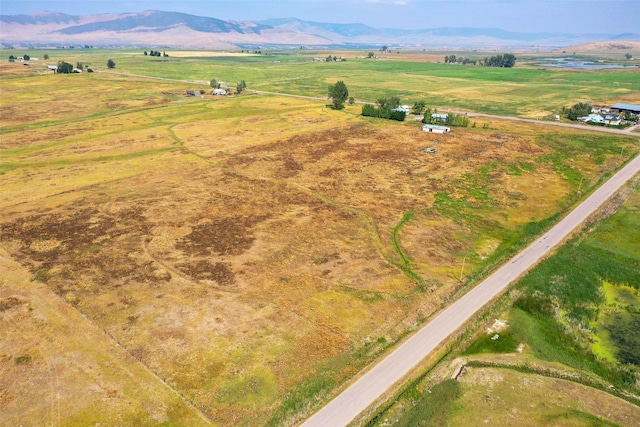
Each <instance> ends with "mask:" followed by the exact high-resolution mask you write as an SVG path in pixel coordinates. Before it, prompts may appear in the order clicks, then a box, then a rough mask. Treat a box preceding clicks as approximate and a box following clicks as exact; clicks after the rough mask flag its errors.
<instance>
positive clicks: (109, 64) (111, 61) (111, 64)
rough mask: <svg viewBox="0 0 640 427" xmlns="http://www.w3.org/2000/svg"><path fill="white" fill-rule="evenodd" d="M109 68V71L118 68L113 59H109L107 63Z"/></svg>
mask: <svg viewBox="0 0 640 427" xmlns="http://www.w3.org/2000/svg"><path fill="white" fill-rule="evenodd" d="M107 68H108V69H112V68H116V63H115V62H113V59H109V60H108V61H107Z"/></svg>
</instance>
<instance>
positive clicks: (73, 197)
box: [0, 64, 637, 425]
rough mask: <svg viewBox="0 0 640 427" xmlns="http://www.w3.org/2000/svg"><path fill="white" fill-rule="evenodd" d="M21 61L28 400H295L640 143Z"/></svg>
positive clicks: (287, 419)
mask: <svg viewBox="0 0 640 427" xmlns="http://www.w3.org/2000/svg"><path fill="white" fill-rule="evenodd" d="M15 67H18V69H16V68H15ZM19 67H21V66H20V65H14V64H2V65H1V66H0V73H1V74H0V78H2V79H3V94H4V97H3V99H2V100H1V101H0V111H2V123H1V124H2V128H1V129H0V132H1V133H0V150H1V151H0V179H1V181H0V189H1V192H2V197H1V198H0V245H1V249H2V252H1V253H0V258H2V267H3V268H2V269H1V272H0V298H1V299H0V322H2V328H3V330H6V331H9V333H8V334H7V335H5V336H3V338H2V341H1V342H0V345H1V347H0V364H1V366H0V372H2V374H1V375H0V390H2V393H1V394H0V405H1V406H2V412H3V417H6V419H8V420H10V421H11V422H12V423H14V424H18V423H21V422H22V423H27V424H28V423H29V422H30V421H32V420H40V419H44V420H50V422H51V423H52V424H74V423H76V424H87V423H92V422H106V423H109V422H118V423H122V424H153V423H157V422H164V421H168V422H175V423H179V424H185V425H187V424H188V425H194V424H196V423H199V422H213V423H214V424H219V425H237V424H246V425H250V424H252V423H257V424H268V423H270V422H271V423H273V424H287V423H292V422H295V421H296V420H300V419H302V418H304V417H305V416H307V415H308V414H309V413H310V412H311V411H313V410H314V409H315V408H317V406H318V405H319V404H320V403H321V401H322V400H323V399H326V398H327V396H329V395H330V394H331V393H332V392H333V391H334V389H335V388H336V387H338V386H339V385H341V384H342V383H344V382H345V381H348V380H349V379H350V378H351V377H352V376H353V375H354V374H356V373H357V372H358V371H360V370H361V369H362V368H363V367H365V366H366V365H368V364H369V363H370V362H372V361H373V360H375V359H376V358H378V357H379V356H380V355H381V354H382V353H383V352H385V351H386V350H388V348H389V347H390V346H391V345H393V344H395V343H396V342H398V340H400V339H402V337H404V336H406V334H408V333H410V332H411V331H414V330H415V329H417V327H418V326H419V325H420V324H421V323H422V322H423V321H424V320H425V319H426V318H428V317H429V316H430V315H431V314H432V313H433V312H434V311H436V310H437V309H439V308H440V307H441V306H442V304H443V303H444V302H445V301H447V299H448V298H450V297H451V296H452V295H454V294H455V293H456V292H457V291H458V290H460V288H461V287H462V285H463V283H464V282H466V281H467V280H468V279H469V278H472V277H474V276H477V275H481V274H483V272H484V271H485V269H487V268H488V266H491V265H492V263H493V264H495V263H497V262H499V261H500V260H501V259H502V257H504V255H505V254H508V253H509V251H510V250H512V248H513V247H515V246H517V245H518V244H521V243H523V242H524V241H526V240H527V239H528V238H530V237H532V236H533V235H535V233H536V232H538V231H539V229H540V227H543V226H544V224H545V221H548V219H549V218H551V219H552V218H553V216H554V215H555V214H556V213H557V212H558V211H561V210H564V209H566V208H567V207H568V206H569V205H570V204H571V203H573V202H574V201H575V200H576V193H577V190H578V189H580V190H582V191H586V190H588V189H590V188H591V187H592V186H593V185H595V184H596V183H597V181H598V180H599V179H601V178H602V177H603V176H604V175H605V174H607V173H608V172H610V171H611V170H613V169H615V168H616V167H618V166H619V165H621V164H622V163H623V162H624V161H625V160H626V159H627V158H628V157H630V156H632V155H634V153H635V152H636V150H637V141H636V140H634V139H632V138H625V137H617V136H598V135H595V134H584V133H578V132H575V131H571V130H567V131H562V133H560V132H559V131H556V130H550V129H541V128H539V127H537V126H532V125H529V124H526V123H523V124H515V125H513V124H506V123H501V122H498V121H496V122H488V123H487V124H488V126H487V128H486V129H480V127H478V128H477V129H471V128H468V129H459V130H458V129H456V130H455V131H454V132H452V133H451V134H447V135H432V134H426V133H423V132H421V131H420V127H419V124H417V123H409V122H407V123H402V124H400V123H382V122H379V121H375V120H368V119H363V118H362V117H360V116H359V115H357V113H358V108H359V107H358V108H356V107H352V108H353V109H347V111H346V112H337V111H333V110H330V109H327V108H326V107H325V105H324V103H322V102H317V101H312V100H304V99H293V98H285V97H278V96H257V95H248V94H247V95H242V96H240V97H228V98H214V97H211V96H208V95H207V96H206V97H205V98H204V99H201V98H184V97H183V96H182V93H183V92H184V85H183V84H180V83H175V82H169V81H166V82H161V81H149V80H145V79H135V78H130V77H125V76H116V75H108V74H103V73H99V74H98V73H96V74H94V75H89V74H85V75H81V76H59V75H53V74H46V75H44V74H42V75H39V74H34V73H31V72H29V71H24V70H23V68H25V67H22V68H19ZM89 84H90V85H91V87H92V91H91V93H90V95H87V90H86V88H87V86H88V85H89ZM61 88H64V90H63V89H61ZM34 93H42V97H37V98H36V97H33V94H34ZM353 113H355V114H353ZM427 147H437V149H438V153H436V154H430V153H426V152H425V151H424V149H425V148H427ZM623 148H624V155H623V156H622V155H621V151H622V150H621V149H623ZM463 260H464V261H463ZM463 262H464V269H462V268H461V267H462V265H463ZM52 372H53V374H52ZM69 384H74V387H70V386H69ZM27 385H28V386H29V387H31V388H30V389H32V390H39V391H40V392H41V393H43V394H42V395H40V397H38V401H42V404H39V405H34V399H35V398H34V395H33V394H30V393H23V392H22V391H23V390H24V389H25V387H26V386H27ZM81 396H87V399H86V400H85V402H86V405H85V406H79V405H78V406H74V405H69V402H73V401H75V400H77V399H79V397H81ZM151 402H153V405H152V404H151ZM26 408H29V410H28V411H27V410H26ZM96 414H106V415H105V418H101V419H98V418H96ZM115 414H119V415H118V417H119V418H118V419H117V420H116V419H115V418H111V417H116V415H115Z"/></svg>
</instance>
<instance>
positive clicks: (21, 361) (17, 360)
mask: <svg viewBox="0 0 640 427" xmlns="http://www.w3.org/2000/svg"><path fill="white" fill-rule="evenodd" d="M14 361H15V363H16V365H24V364H27V363H29V362H31V356H29V355H28V354H25V355H24V356H18V357H16V358H15V359H14Z"/></svg>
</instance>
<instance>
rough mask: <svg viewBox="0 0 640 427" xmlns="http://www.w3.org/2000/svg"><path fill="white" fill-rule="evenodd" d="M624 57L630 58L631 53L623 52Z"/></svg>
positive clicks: (631, 56)
mask: <svg viewBox="0 0 640 427" xmlns="http://www.w3.org/2000/svg"><path fill="white" fill-rule="evenodd" d="M624 57H625V58H627V59H632V58H633V55H631V54H630V53H625V54H624Z"/></svg>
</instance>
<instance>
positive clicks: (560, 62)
mask: <svg viewBox="0 0 640 427" xmlns="http://www.w3.org/2000/svg"><path fill="white" fill-rule="evenodd" d="M540 61H541V62H537V63H536V64H535V65H539V66H544V67H558V68H577V69H581V70H601V69H606V68H640V67H639V66H638V65H624V64H603V63H600V62H594V61H583V60H578V59H574V58H543V59H541V60H540Z"/></svg>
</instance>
